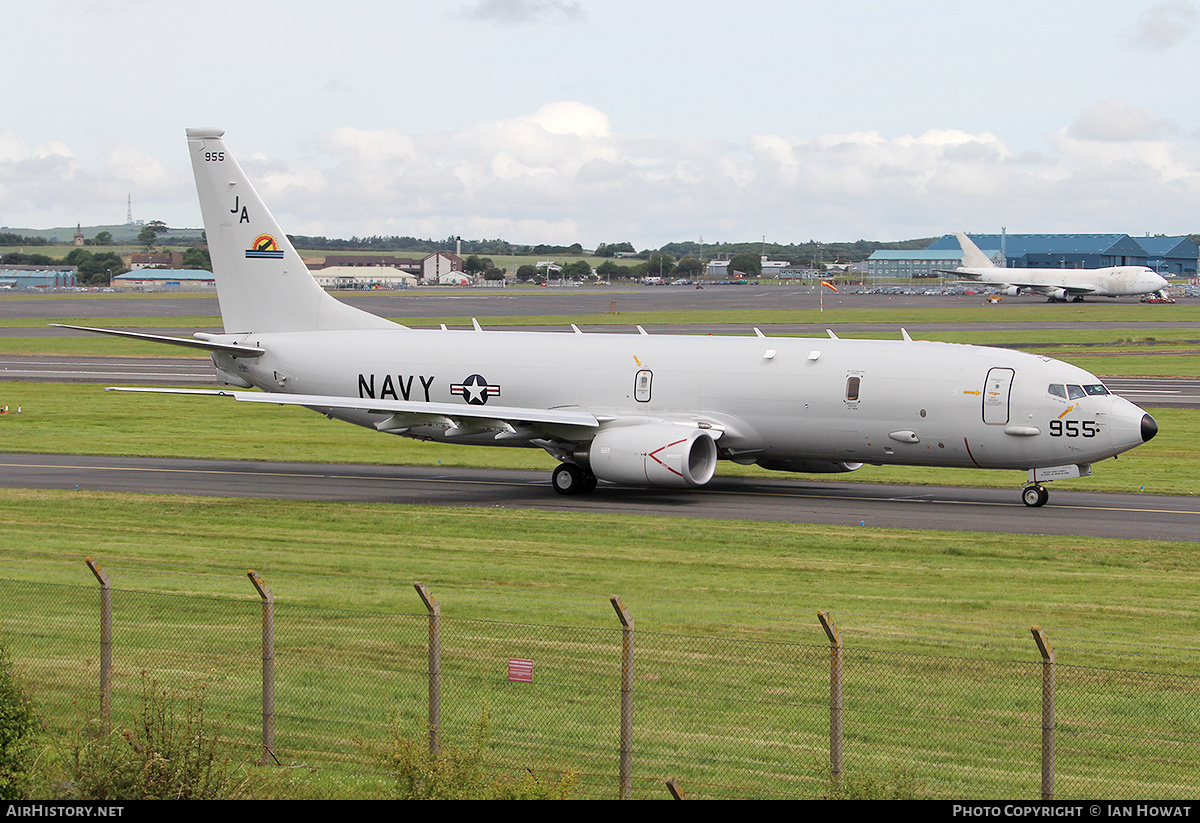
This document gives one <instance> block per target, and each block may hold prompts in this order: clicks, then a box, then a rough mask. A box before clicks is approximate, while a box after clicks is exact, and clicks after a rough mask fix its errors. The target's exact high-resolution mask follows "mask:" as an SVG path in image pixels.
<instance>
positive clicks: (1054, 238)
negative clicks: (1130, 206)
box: [929, 234, 1200, 277]
mask: <svg viewBox="0 0 1200 823" xmlns="http://www.w3.org/2000/svg"><path fill="white" fill-rule="evenodd" d="M967 236H968V237H970V238H971V240H972V241H973V242H974V243H975V245H976V246H978V247H979V249H980V251H982V252H983V253H984V254H986V255H988V256H989V257H991V258H992V259H993V260H995V261H996V265H998V266H1004V267H1007V268H1016V269H1101V268H1105V267H1108V266H1146V267H1148V268H1151V269H1154V270H1155V271H1157V272H1158V273H1159V274H1162V275H1163V276H1165V277H1195V276H1196V266H1197V258H1198V257H1200V247H1197V245H1196V244H1195V243H1194V242H1192V241H1191V240H1189V239H1188V238H1186V237H1131V236H1130V235H1128V234H968V235H967ZM929 251H946V252H954V253H958V254H961V253H962V248H961V246H960V245H959V243H958V238H957V237H955V236H954V235H953V234H947V235H943V236H942V237H941V238H939V239H938V240H937V241H936V242H934V243H933V244H932V245H930V247H929ZM959 265H961V263H960V264H959Z"/></svg>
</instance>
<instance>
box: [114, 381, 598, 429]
mask: <svg viewBox="0 0 1200 823" xmlns="http://www.w3.org/2000/svg"><path fill="white" fill-rule="evenodd" d="M105 391H125V392H144V393H150V394H190V395H208V396H213V397H232V398H233V399H234V400H237V401H239V402H243V403H271V404H275V405H281V406H304V407H306V408H315V409H347V410H353V411H362V412H370V413H372V414H387V415H389V417H388V418H387V419H385V420H383V421H381V422H380V423H378V424H376V428H377V429H379V430H380V431H388V432H402V431H405V430H407V429H410V428H416V427H418V426H431V425H432V426H441V427H445V428H446V435H447V436H451V437H452V436H456V435H467V434H484V433H487V432H494V433H496V436H497V437H498V438H501V439H503V438H504V437H506V436H508V437H514V438H515V437H527V438H534V437H537V436H538V433H537V432H536V431H534V430H533V429H532V428H531V427H539V426H574V427H579V428H583V429H589V430H590V429H597V428H599V426H600V423H601V421H602V419H608V418H598V417H596V416H595V415H592V414H588V413H587V412H583V411H578V410H575V409H529V408H521V407H517V406H492V405H481V406H474V405H467V404H461V403H424V402H419V401H409V400H378V399H375V398H370V397H343V396H339V395H328V394H286V393H283V392H258V391H228V390H225V389H152V388H141V387H136V388H135V387H130V388H122V387H110V388H107V389H105Z"/></svg>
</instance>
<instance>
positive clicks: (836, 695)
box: [817, 612, 842, 784]
mask: <svg viewBox="0 0 1200 823" xmlns="http://www.w3.org/2000/svg"><path fill="white" fill-rule="evenodd" d="M817 619H818V620H820V621H821V628H823V629H825V636H826V637H828V638H829V775H830V777H831V778H832V779H833V782H834V783H835V784H837V783H839V782H841V779H842V635H841V633H840V632H839V631H838V627H837V626H836V625H835V624H834V622H833V620H832V619H831V618H830V617H829V612H817Z"/></svg>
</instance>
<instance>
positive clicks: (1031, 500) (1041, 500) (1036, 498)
mask: <svg viewBox="0 0 1200 823" xmlns="http://www.w3.org/2000/svg"><path fill="white" fill-rule="evenodd" d="M1049 499H1050V492H1049V491H1047V490H1046V487H1045V486H1042V485H1039V484H1037V483H1033V484H1030V485H1028V486H1026V487H1025V488H1024V489H1022V490H1021V502H1022V503H1024V504H1025V505H1026V506H1029V507H1030V508H1033V509H1037V508H1041V507H1042V506H1044V505H1046V501H1047V500H1049Z"/></svg>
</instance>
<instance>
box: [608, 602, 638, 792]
mask: <svg viewBox="0 0 1200 823" xmlns="http://www.w3.org/2000/svg"><path fill="white" fill-rule="evenodd" d="M609 602H610V603H612V606H613V609H614V610H615V611H616V612H617V619H618V620H620V621H621V765H620V770H621V788H620V799H621V800H630V799H632V797H633V615H631V614H630V613H629V610H628V609H627V608H625V604H624V603H622V602H621V598H619V597H617V596H616V595H613V596H612V597H610V598H609Z"/></svg>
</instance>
